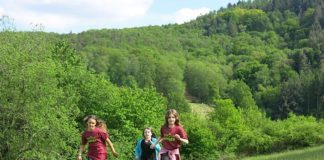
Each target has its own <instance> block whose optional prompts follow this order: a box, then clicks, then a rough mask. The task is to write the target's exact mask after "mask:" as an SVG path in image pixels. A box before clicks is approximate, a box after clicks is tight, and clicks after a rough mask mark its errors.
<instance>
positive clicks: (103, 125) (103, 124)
mask: <svg viewBox="0 0 324 160" xmlns="http://www.w3.org/2000/svg"><path fill="white" fill-rule="evenodd" d="M96 126H97V127H98V128H100V129H101V130H103V131H104V132H105V133H107V124H106V122H105V121H104V120H102V119H98V122H97V125H96Z"/></svg>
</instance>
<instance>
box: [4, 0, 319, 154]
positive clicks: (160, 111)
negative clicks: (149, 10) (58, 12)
mask: <svg viewBox="0 0 324 160" xmlns="http://www.w3.org/2000/svg"><path fill="white" fill-rule="evenodd" d="M1 22H3V23H2V26H1V29H2V32H0V59H1V61H0V84H1V85H0V87H1V88H0V100H1V101H0V118H1V119H2V121H0V128H1V133H0V141H1V145H0V159H8V160H9V159H10V160H11V159H74V158H75V155H76V152H77V149H78V147H79V144H80V133H81V132H82V131H83V130H84V124H83V122H82V119H83V117H84V116H86V115H89V114H95V115H97V116H99V117H100V118H102V119H104V120H105V121H106V122H107V124H108V131H109V133H110V135H111V140H112V142H113V143H114V145H115V146H116V150H117V152H119V154H120V157H119V159H131V158H132V157H133V148H134V147H135V141H136V139H137V138H139V137H141V130H142V129H143V127H145V126H152V127H153V128H154V129H155V131H156V133H158V134H157V135H159V132H158V131H159V128H160V126H161V125H162V124H163V121H164V112H165V110H166V109H167V108H175V109H177V110H178V111H179V112H180V117H181V123H183V124H184V128H185V130H186V131H187V133H188V138H189V144H188V145H185V146H183V147H182V149H181V154H182V157H183V158H184V159H218V158H221V159H237V158H239V157H244V156H250V155H257V154H263V153H272V152H278V151H283V150H287V149H295V148H301V147H306V146H314V145H318V144H323V143H324V121H323V117H324V30H323V29H322V28H323V27H324V2H323V1H322V0H285V1H283V0H254V1H239V2H238V3H237V4H229V5H228V6H227V7H226V8H221V9H220V10H218V11H213V12H210V13H209V14H207V15H203V16H200V17H198V18H197V19H196V20H193V21H191V22H188V23H185V24H181V25H177V24H166V25H162V26H147V27H139V28H128V29H102V30H89V31H85V32H82V33H78V34H73V33H71V34H55V33H44V32H41V31H35V32H17V31H15V30H14V29H12V27H8V26H7V25H6V24H8V23H9V22H8V19H7V18H6V17H3V18H2V19H1ZM9 24H10V23H9ZM188 101H192V102H196V103H205V104H208V105H209V106H212V107H213V108H214V110H213V111H212V112H211V113H210V114H209V115H208V117H203V118H202V117H200V116H199V115H197V114H195V113H192V112H191V110H190V108H189V105H188ZM206 157H207V158H206ZM109 159H113V158H111V157H109Z"/></svg>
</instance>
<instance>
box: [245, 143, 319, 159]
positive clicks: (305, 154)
mask: <svg viewBox="0 0 324 160" xmlns="http://www.w3.org/2000/svg"><path fill="white" fill-rule="evenodd" d="M242 160H324V145H321V146H317V147H312V148H306V149H301V150H294V151H287V152H283V153H277V154H271V155H265V156H257V157H249V158H243V159H242Z"/></svg>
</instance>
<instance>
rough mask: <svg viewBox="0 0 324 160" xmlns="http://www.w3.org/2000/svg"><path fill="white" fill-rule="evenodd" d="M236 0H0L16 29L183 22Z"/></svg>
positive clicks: (0, 10) (65, 29) (1, 10)
mask: <svg viewBox="0 0 324 160" xmlns="http://www.w3.org/2000/svg"><path fill="white" fill-rule="evenodd" d="M237 2H238V0H0V16H1V17H2V16H3V15H6V16H9V18H11V19H13V23H14V25H15V27H16V29H17V30H24V31H26V30H27V31H30V30H33V29H35V28H36V29H37V28H38V27H35V26H36V25H38V26H40V25H41V26H42V27H41V28H42V30H43V31H46V32H57V33H68V32H70V31H72V32H73V33H79V32H82V31H86V30H89V29H101V28H130V27H140V26H148V25H162V24H169V23H178V24H181V23H183V22H187V21H189V20H192V19H195V18H196V17H197V16H199V15H202V14H206V13H208V12H209V11H213V10H218V9H219V8H220V7H226V6H227V4H228V3H232V4H233V3H237Z"/></svg>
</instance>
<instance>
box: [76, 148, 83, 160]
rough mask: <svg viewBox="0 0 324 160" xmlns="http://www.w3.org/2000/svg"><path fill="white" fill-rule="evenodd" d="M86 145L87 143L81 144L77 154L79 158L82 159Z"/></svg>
mask: <svg viewBox="0 0 324 160" xmlns="http://www.w3.org/2000/svg"><path fill="white" fill-rule="evenodd" d="M84 147H85V145H81V146H80V149H79V152H78V155H77V159H78V160H82V153H83V151H84Z"/></svg>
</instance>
